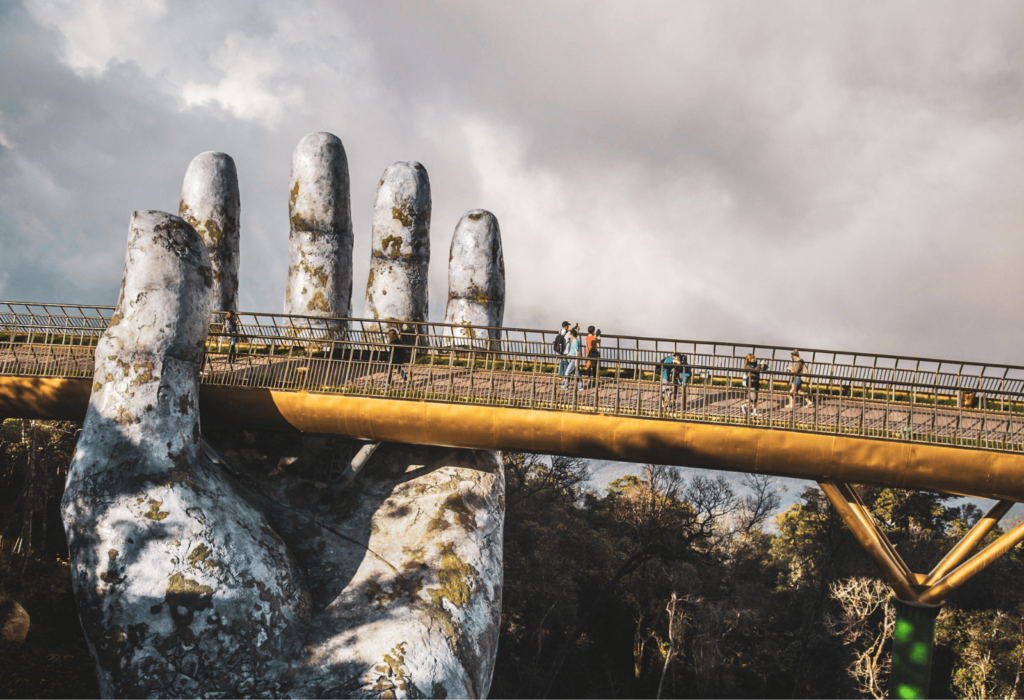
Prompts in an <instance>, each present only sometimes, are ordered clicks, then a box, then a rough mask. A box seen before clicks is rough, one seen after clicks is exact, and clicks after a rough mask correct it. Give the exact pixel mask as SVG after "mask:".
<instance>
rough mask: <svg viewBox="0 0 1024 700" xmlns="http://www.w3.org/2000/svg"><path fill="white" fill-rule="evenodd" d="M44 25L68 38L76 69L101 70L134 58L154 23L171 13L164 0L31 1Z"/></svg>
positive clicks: (31, 8)
mask: <svg viewBox="0 0 1024 700" xmlns="http://www.w3.org/2000/svg"><path fill="white" fill-rule="evenodd" d="M25 4H26V7H27V8H28V10H29V11H30V12H31V13H32V14H33V15H34V16H35V17H36V19H38V20H39V21H40V22H42V23H43V24H49V25H52V26H54V27H56V28H57V29H58V30H59V31H60V32H61V34H63V35H64V38H65V40H66V52H65V55H64V60H65V61H66V62H67V64H68V65H69V66H71V67H72V68H74V69H75V70H76V71H80V72H83V73H99V72H102V71H103V70H105V69H106V68H107V66H108V65H109V64H110V62H111V61H116V60H120V61H128V60H134V59H135V58H136V57H137V56H138V54H139V53H140V52H142V51H144V50H145V48H146V47H147V45H148V38H149V34H150V32H151V30H152V28H153V26H154V25H155V24H156V23H158V22H159V21H160V20H161V19H163V18H164V17H165V16H166V15H167V12H168V10H167V4H166V3H165V2H164V0H27V2H26V3H25Z"/></svg>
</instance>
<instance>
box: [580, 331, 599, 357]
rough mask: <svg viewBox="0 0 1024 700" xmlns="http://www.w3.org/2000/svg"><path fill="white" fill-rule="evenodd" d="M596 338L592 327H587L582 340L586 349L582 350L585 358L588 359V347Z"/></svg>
mask: <svg viewBox="0 0 1024 700" xmlns="http://www.w3.org/2000/svg"><path fill="white" fill-rule="evenodd" d="M596 337H597V336H595V335H594V327H593V326H587V337H586V338H585V339H584V342H585V345H586V347H584V349H583V355H584V356H585V357H589V356H590V346H591V345H593V343H594V338H596Z"/></svg>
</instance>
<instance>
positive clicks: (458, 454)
mask: <svg viewBox="0 0 1024 700" xmlns="http://www.w3.org/2000/svg"><path fill="white" fill-rule="evenodd" d="M211 442H212V443H213V444H214V445H215V446H216V449H217V451H218V453H219V454H220V455H221V456H222V457H223V458H224V460H225V462H227V463H229V464H232V465H239V467H238V468H237V470H238V472H239V474H240V478H241V480H242V481H243V482H244V483H246V484H247V486H248V487H249V488H251V489H252V491H253V492H254V493H258V494H259V496H258V497H257V498H256V499H255V500H258V501H259V503H260V506H261V508H262V509H263V510H264V512H266V513H267V518H268V520H269V521H270V522H271V524H272V526H273V527H274V530H275V531H276V532H278V533H279V534H280V536H281V538H282V539H283V540H284V541H285V542H286V543H287V544H288V547H289V548H290V550H291V551H292V552H294V554H295V556H296V559H297V560H298V561H299V563H300V566H301V568H302V570H303V573H304V579H305V581H306V582H307V584H308V586H309V590H310V593H311V597H312V601H313V613H312V622H311V627H310V632H309V636H308V637H307V639H306V642H305V647H304V655H303V657H302V659H301V660H300V661H299V662H298V663H297V664H296V665H295V667H296V669H297V672H296V673H295V675H294V678H293V680H292V683H293V684H292V685H291V686H289V690H288V692H289V694H290V695H292V696H309V697H382V696H383V697H417V696H426V697H445V696H447V697H485V696H486V694H487V691H488V688H489V687H490V682H491V676H492V673H493V666H494V659H495V654H496V652H497V642H498V629H499V624H500V619H501V585H502V532H503V523H504V506H505V502H504V501H505V499H504V489H505V484H504V477H503V474H502V471H501V463H500V456H499V455H498V454H497V453H493V452H482V451H473V450H452V449H443V448H431V447H415V446H402V445H394V444H387V443H386V444H384V445H381V447H380V448H379V449H378V450H377V452H376V453H375V454H374V455H373V457H372V458H371V459H370V461H369V463H368V464H367V466H366V467H365V468H364V470H363V472H361V473H360V475H359V477H358V478H357V479H356V481H355V482H354V484H353V486H352V487H351V488H349V489H348V490H347V491H345V492H343V493H340V494H338V493H334V492H332V490H331V489H330V488H318V487H317V484H318V482H319V483H320V484H321V486H322V485H323V483H322V481H321V479H323V478H325V474H324V471H325V470H326V468H327V467H328V466H329V464H330V461H331V456H332V455H334V456H335V457H337V456H338V455H339V454H340V455H342V461H347V460H348V459H350V458H351V457H352V456H353V455H354V454H355V453H356V452H357V451H358V449H359V447H360V446H361V444H362V443H358V442H356V441H349V440H344V439H340V438H339V439H316V438H302V437H299V436H288V435H268V434H258V435H255V436H251V440H250V441H249V442H248V444H246V442H245V440H244V439H243V438H242V437H241V436H238V435H237V434H235V435H231V434H225V435H218V436H215V437H212V438H211ZM392 694H393V695H392Z"/></svg>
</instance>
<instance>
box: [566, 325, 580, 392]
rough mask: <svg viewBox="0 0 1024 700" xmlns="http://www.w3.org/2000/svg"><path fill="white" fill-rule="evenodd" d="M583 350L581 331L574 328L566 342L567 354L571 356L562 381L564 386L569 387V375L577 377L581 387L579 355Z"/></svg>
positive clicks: (577, 382)
mask: <svg viewBox="0 0 1024 700" xmlns="http://www.w3.org/2000/svg"><path fill="white" fill-rule="evenodd" d="M581 350H582V344H581V343H580V332H579V331H578V330H577V329H576V328H573V329H572V330H570V331H569V340H568V343H567V344H566V353H565V354H566V356H567V357H569V366H568V367H566V369H565V379H564V380H563V381H562V388H563V389H568V388H569V377H570V376H572V377H575V378H576V386H577V387H580V383H579V376H580V362H579V357H580V353H581Z"/></svg>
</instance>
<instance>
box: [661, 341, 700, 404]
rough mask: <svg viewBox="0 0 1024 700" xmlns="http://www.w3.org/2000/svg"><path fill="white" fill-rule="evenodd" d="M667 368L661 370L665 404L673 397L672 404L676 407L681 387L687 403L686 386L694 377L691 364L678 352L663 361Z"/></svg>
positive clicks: (662, 396) (662, 397) (662, 394)
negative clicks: (666, 400)
mask: <svg viewBox="0 0 1024 700" xmlns="http://www.w3.org/2000/svg"><path fill="white" fill-rule="evenodd" d="M661 363H662V364H663V365H665V367H662V369H661V400H662V403H664V401H665V399H667V398H669V396H671V397H672V398H671V403H672V405H673V406H675V403H676V397H677V396H678V394H679V387H680V386H681V387H683V401H684V402H685V401H686V385H687V384H689V382H690V379H691V378H692V377H693V374H692V371H691V369H690V363H689V362H688V361H687V359H686V355H684V354H683V353H681V352H676V353H673V354H671V355H669V356H668V357H666V358H665V359H664V360H662V361H661Z"/></svg>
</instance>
